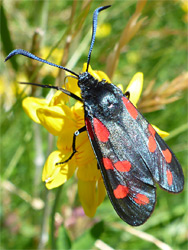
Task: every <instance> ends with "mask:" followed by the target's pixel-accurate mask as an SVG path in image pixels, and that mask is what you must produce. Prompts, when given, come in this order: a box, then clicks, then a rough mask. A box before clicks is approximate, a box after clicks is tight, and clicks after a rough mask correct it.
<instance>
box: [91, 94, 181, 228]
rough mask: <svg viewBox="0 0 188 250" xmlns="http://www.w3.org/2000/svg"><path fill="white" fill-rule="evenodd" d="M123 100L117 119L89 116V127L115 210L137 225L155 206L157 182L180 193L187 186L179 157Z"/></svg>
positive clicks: (127, 102) (128, 221) (123, 98)
mask: <svg viewBox="0 0 188 250" xmlns="http://www.w3.org/2000/svg"><path fill="white" fill-rule="evenodd" d="M122 103H123V111H122V113H121V114H120V115H119V117H118V119H117V120H116V121H114V120H113V117H112V119H111V117H109V119H108V120H107V119H105V117H102V116H98V117H86V127H87V130H88V134H89V137H90V140H91V144H92V146H93V149H94V152H95V154H96V157H97V160H98V163H99V166H100V169H101V172H102V175H103V179H104V183H105V185H106V188H107V192H108V195H109V197H110V200H111V202H112V204H113V206H114V208H115V210H116V211H117V213H118V214H119V216H120V217H121V218H122V219H123V220H124V221H126V222H127V223H129V224H130V225H134V226H136V225H140V224H142V223H144V222H145V221H146V220H147V218H148V217H149V216H150V215H151V213H152V211H153V209H154V206H155V200H156V194H155V189H156V188H155V185H154V181H155V182H157V183H158V184H159V185H160V186H161V187H162V188H164V189H165V190H167V191H169V192H174V193H177V192H180V191H182V189H183V183H184V177H183V172H182V169H181V166H180V164H179V163H178V161H177V159H176V157H175V156H174V154H173V153H172V151H171V150H170V149H169V147H168V146H167V145H166V143H165V142H164V141H163V140H162V139H161V137H160V136H159V135H158V134H157V133H156V131H155V130H154V129H153V128H152V126H151V125H150V124H149V123H148V122H147V121H146V119H145V118H144V117H143V116H142V115H141V114H140V113H139V112H138V110H137V109H136V108H135V107H134V106H133V105H132V103H131V102H130V101H129V100H128V99H127V98H126V97H124V96H123V97H122Z"/></svg>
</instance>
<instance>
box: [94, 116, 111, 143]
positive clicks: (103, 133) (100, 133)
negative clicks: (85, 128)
mask: <svg viewBox="0 0 188 250" xmlns="http://www.w3.org/2000/svg"><path fill="white" fill-rule="evenodd" d="M93 126H94V130H95V134H96V136H97V138H98V139H99V141H101V142H107V141H108V138H109V135H110V132H109V131H108V129H107V128H106V127H105V126H104V124H103V123H102V122H101V121H99V120H98V119H97V118H93Z"/></svg>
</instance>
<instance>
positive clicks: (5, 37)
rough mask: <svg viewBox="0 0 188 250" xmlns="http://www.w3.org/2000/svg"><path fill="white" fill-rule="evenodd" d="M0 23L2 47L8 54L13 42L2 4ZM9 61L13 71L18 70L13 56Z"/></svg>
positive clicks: (0, 7)
mask: <svg viewBox="0 0 188 250" xmlns="http://www.w3.org/2000/svg"><path fill="white" fill-rule="evenodd" d="M0 13H1V15H0V23H1V41H2V45H3V46H2V47H3V50H4V52H5V54H6V55H8V54H9V53H10V52H11V51H12V50H13V49H14V46H13V42H12V40H11V36H10V32H9V28H8V23H7V17H6V15H5V11H4V8H3V5H2V4H1V5H0ZM10 63H11V64H12V67H13V68H14V70H15V71H17V70H18V64H17V62H16V59H15V58H12V59H11V60H10Z"/></svg>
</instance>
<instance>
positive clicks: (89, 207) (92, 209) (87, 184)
mask: <svg viewBox="0 0 188 250" xmlns="http://www.w3.org/2000/svg"><path fill="white" fill-rule="evenodd" d="M78 194H79V198H80V202H81V204H82V207H83V209H84V212H85V214H86V215H87V216H89V217H93V216H94V215H95V213H96V209H97V201H96V200H97V198H96V182H95V181H82V180H78Z"/></svg>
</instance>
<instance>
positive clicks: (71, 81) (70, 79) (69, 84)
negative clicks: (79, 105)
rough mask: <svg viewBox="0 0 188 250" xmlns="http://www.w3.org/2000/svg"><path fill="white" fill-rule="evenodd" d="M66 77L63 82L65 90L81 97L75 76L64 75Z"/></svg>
mask: <svg viewBox="0 0 188 250" xmlns="http://www.w3.org/2000/svg"><path fill="white" fill-rule="evenodd" d="M66 76H67V78H66V82H65V87H66V89H67V90H68V91H70V92H72V93H74V94H75V95H77V96H79V97H81V90H80V88H79V87H78V79H76V78H75V76H74V75H72V74H70V73H66Z"/></svg>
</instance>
